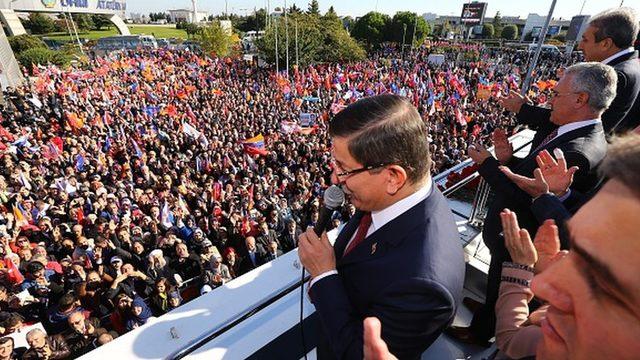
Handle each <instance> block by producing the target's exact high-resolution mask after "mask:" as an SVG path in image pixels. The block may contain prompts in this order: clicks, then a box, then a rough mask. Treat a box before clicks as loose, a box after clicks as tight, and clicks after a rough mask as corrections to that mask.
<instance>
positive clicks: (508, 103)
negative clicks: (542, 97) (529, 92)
mask: <svg viewBox="0 0 640 360" xmlns="http://www.w3.org/2000/svg"><path fill="white" fill-rule="evenodd" d="M528 100H529V99H528V98H526V97H524V96H522V95H520V94H519V93H518V92H517V91H513V90H510V91H509V94H508V95H507V96H502V97H500V99H498V102H499V103H500V105H502V107H503V108H505V109H506V110H508V111H511V112H513V113H516V114H517V113H519V112H520V109H521V108H522V105H524V104H525V103H526V102H527V101H528Z"/></svg>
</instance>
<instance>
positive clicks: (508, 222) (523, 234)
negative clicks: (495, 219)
mask: <svg viewBox="0 0 640 360" xmlns="http://www.w3.org/2000/svg"><path fill="white" fill-rule="evenodd" d="M500 220H502V232H503V236H504V242H505V246H506V247H507V250H508V251H509V255H511V260H512V261H513V262H514V263H516V264H520V265H525V266H529V267H533V266H534V265H535V264H536V262H537V261H538V253H537V251H536V248H535V247H534V246H533V242H532V241H531V236H530V235H529V232H528V231H527V229H520V225H518V218H517V217H516V213H514V212H513V211H510V210H509V209H504V211H502V212H501V213H500Z"/></svg>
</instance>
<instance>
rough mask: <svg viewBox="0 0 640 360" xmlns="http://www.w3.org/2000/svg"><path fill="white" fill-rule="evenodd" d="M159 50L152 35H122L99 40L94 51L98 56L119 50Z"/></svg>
mask: <svg viewBox="0 0 640 360" xmlns="http://www.w3.org/2000/svg"><path fill="white" fill-rule="evenodd" d="M143 48H146V49H157V48H158V43H157V42H156V39H155V38H154V37H153V36H151V35H120V36H109V37H104V38H102V39H99V40H98V43H97V44H96V46H95V48H94V51H95V52H96V54H101V53H102V54H106V53H109V52H112V51H119V50H135V49H143Z"/></svg>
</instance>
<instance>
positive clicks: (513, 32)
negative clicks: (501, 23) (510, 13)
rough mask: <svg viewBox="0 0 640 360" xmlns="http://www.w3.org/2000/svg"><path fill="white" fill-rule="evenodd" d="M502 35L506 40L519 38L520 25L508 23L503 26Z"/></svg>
mask: <svg viewBox="0 0 640 360" xmlns="http://www.w3.org/2000/svg"><path fill="white" fill-rule="evenodd" d="M500 37H502V38H503V39H505V40H516V39H517V38H518V27H517V26H516V25H507V26H505V27H503V28H502V32H501V34H500Z"/></svg>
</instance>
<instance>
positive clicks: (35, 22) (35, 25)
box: [24, 13, 56, 34]
mask: <svg viewBox="0 0 640 360" xmlns="http://www.w3.org/2000/svg"><path fill="white" fill-rule="evenodd" d="M24 25H25V27H27V28H28V29H31V33H32V34H48V33H50V32H53V31H55V30H56V25H55V22H54V21H53V19H51V18H50V17H48V16H46V15H43V14H40V13H32V14H30V15H29V19H28V20H27V21H25V23H24Z"/></svg>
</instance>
